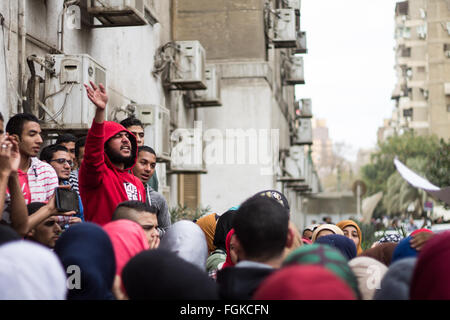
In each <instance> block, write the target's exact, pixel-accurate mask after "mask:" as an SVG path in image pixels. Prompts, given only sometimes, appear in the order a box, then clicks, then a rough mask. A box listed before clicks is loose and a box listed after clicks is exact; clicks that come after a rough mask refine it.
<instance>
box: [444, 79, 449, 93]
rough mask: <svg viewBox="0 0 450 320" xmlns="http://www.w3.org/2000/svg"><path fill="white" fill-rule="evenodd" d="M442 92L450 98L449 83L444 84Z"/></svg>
mask: <svg viewBox="0 0 450 320" xmlns="http://www.w3.org/2000/svg"><path fill="white" fill-rule="evenodd" d="M444 92H445V95H446V96H450V82H446V83H444Z"/></svg>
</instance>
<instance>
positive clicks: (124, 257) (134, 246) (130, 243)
mask: <svg viewBox="0 0 450 320" xmlns="http://www.w3.org/2000/svg"><path fill="white" fill-rule="evenodd" d="M103 230H105V231H106V233H107V234H108V236H109V238H110V239H111V242H112V245H113V248H114V255H115V257H116V275H118V276H120V274H121V272H122V269H123V267H124V266H125V265H126V264H127V262H128V260H130V259H131V258H132V257H134V256H135V255H136V254H138V253H139V252H141V251H143V250H147V249H149V244H148V240H147V236H146V235H145V232H144V230H143V229H142V227H141V226H140V225H139V224H137V223H136V222H134V221H131V220H126V219H120V220H116V221H112V222H109V223H107V224H105V225H104V226H103Z"/></svg>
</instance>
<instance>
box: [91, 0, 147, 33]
mask: <svg viewBox="0 0 450 320" xmlns="http://www.w3.org/2000/svg"><path fill="white" fill-rule="evenodd" d="M85 1H87V4H86V7H87V13H88V14H89V16H90V17H91V18H96V19H97V20H98V21H99V23H95V22H94V21H93V19H92V21H91V22H92V27H126V26H140V25H146V24H148V21H147V19H146V18H145V16H146V5H145V2H146V1H145V0H85ZM147 12H152V11H151V10H150V11H149V10H148V9H147Z"/></svg>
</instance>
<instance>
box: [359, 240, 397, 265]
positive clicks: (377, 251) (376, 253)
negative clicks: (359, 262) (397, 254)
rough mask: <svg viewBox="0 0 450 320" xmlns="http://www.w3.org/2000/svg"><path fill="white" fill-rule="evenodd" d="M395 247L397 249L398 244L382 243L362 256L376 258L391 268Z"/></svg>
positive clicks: (364, 252)
mask: <svg viewBox="0 0 450 320" xmlns="http://www.w3.org/2000/svg"><path fill="white" fill-rule="evenodd" d="M395 247H397V243H396V242H385V243H380V244H378V245H376V246H375V247H373V248H370V249H367V250H365V251H363V252H362V253H361V254H360V256H363V257H371V258H374V259H375V260H378V261H380V262H381V263H383V264H384V265H385V266H387V267H389V265H390V264H391V261H392V254H393V253H394V250H395Z"/></svg>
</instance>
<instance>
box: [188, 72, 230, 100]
mask: <svg viewBox="0 0 450 320" xmlns="http://www.w3.org/2000/svg"><path fill="white" fill-rule="evenodd" d="M205 78H206V86H207V89H206V90H192V91H190V105H191V107H217V106H221V105H222V103H221V99H220V76H219V74H218V73H217V69H216V66H215V65H213V64H207V65H206V70H205Z"/></svg>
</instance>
